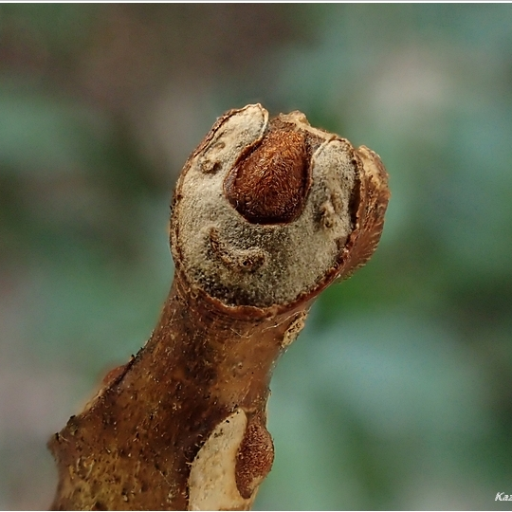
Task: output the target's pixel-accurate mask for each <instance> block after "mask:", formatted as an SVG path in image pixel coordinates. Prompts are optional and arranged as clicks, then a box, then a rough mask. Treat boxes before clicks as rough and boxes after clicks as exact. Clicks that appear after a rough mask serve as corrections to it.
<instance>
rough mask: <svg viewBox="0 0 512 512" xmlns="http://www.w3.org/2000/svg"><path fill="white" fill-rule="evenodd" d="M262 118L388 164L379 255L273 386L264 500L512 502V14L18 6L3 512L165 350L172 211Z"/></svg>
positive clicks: (2, 147)
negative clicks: (106, 399)
mask: <svg viewBox="0 0 512 512" xmlns="http://www.w3.org/2000/svg"><path fill="white" fill-rule="evenodd" d="M254 102H261V103H262V104H263V105H264V106H265V107H267V108H268V109H269V110H270V111H271V113H272V114H277V113H279V112H288V111H290V110H294V109H299V110H301V111H303V112H304V113H305V114H306V115H307V116H308V119H309V120H310V122H311V123H312V124H314V125H318V126H321V127H324V128H326V129H329V130H332V131H335V132H337V133H339V134H341V135H342V136H344V137H347V138H348V139H349V140H350V141H351V142H352V143H354V144H355V145H360V144H365V145H367V146H369V147H371V148H372V149H374V150H375V151H376V152H378V153H379V154H380V155H381V157H382V160H383V161H384V163H385V165H386V167H387V169H388V171H389V173H390V186H391V190H392V199H391V202H390V206H389V210H388V214H387V218H386V224H385V229H384V234H383V237H382V241H381V244H380V246H379V249H378V250H377V253H376V254H375V256H374V258H373V259H372V261H371V262H370V263H369V264H368V265H367V266H366V267H365V268H364V269H363V270H361V271H359V272H358V273H357V274H356V275H355V276H354V277H353V278H351V279H350V280H349V281H347V282H346V283H344V284H341V285H338V286H333V287H331V288H330V289H329V290H327V291H326V292H325V293H324V294H323V295H322V296H321V298H320V299H319V301H318V303H317V304H316V305H315V307H314V308H313V310H312V313H311V316H310V319H309V323H308V325H307V327H306V329H305V331H304V333H303V334H302V335H301V336H300V337H299V339H298V340H297V341H296V342H295V343H294V345H293V346H292V347H291V348H290V349H289V351H288V352H287V353H286V354H285V355H284V357H283V358H282V360H281V361H280V364H279V365H278V367H277V369H276V372H275V375H274V379H273V384H272V390H273V393H272V397H271V400H270V407H269V418H270V419H269V422H270V427H269V428H270V431H271V433H272V434H273V436H274V441H275V447H276V460H275V463H274V468H273V471H272V472H271V474H270V476H269V477H268V479H267V480H266V481H265V483H264V484H263V486H262V488H261V491H260V494H259V496H258V500H257V508H259V509H282V510H285V509H297V510H303V509H318V510H322V509H368V508H370V509H482V508H483V509H510V508H512V507H511V505H509V504H508V503H507V502H503V503H501V502H495V496H496V493H497V492H505V493H506V494H512V262H511V260H512V168H511V167H512V5H507V4H495V5H484V4H481V5H477V4H465V5H460V4H459V5H449V4H440V5H432V4H424V5H414V4H396V5H380V4H369V5H364V4H359V5H358V4H356V5H344V4H338V5H336V4H327V5H304V4H302V5H285V4H282V5H263V4H261V5H232V4H221V5H160V4H156V5H134V4H128V5H123V4H113V5H108V4H96V5H92V4H89V5H88V4H83V5H72V4H69V5H66V4H56V5H51V4H46V5H22V4H19V5H9V4H3V5H1V6H0V325H1V328H0V331H1V335H0V508H4V509H5V508H7V509H44V508H46V507H47V506H48V505H49V503H50V501H51V498H52V496H53V493H54V490H55V483H56V472H55V469H54V464H53V461H52V458H51V456H50V454H49V452H47V450H46V447H45V443H46V440H47V439H48V438H49V436H50V435H51V434H52V433H53V432H55V431H57V430H60V428H62V427H63V426H64V424H65V423H66V421H67V418H68V417H69V415H70V414H72V413H74V412H76V411H77V410H79V408H80V407H81V405H82V404H83V403H84V402H85V400H86V399H87V398H88V397H89V396H90V395H91V393H92V392H93V389H94V388H95V386H96V385H97V383H98V382H99V379H100V378H101V376H102V375H103V374H104V373H105V372H106V371H107V370H108V369H110V368H112V367H113V366H114V365H117V364H121V363H122V362H124V361H126V360H127V359H128V358H129V356H130V354H132V353H135V352H136V351H137V350H138V348H139V347H140V346H141V345H142V344H143V343H144V342H145V340H146V339H147V338H148V337H149V335H150V333H151V329H152V327H153V326H154V324H155V322H156V319H157V317H158V314H159V311H160V307H161V305H162V303H163V301H164V298H165V296H166V294H167V291H168V288H169V285H170V281H171V277H172V263H171V257H170V254H169V248H168V242H167V233H166V229H167V219H168V216H169V201H170V197H171V191H172V188H173V186H174V181H175V179H176V177H177V175H178V173H179V171H180V169H181V166H182V165H183V163H184V162H185V159H186V158H187V156H188V154H189V153H190V152H191V151H192V149H193V148H194V147H195V146H196V145H197V144H198V143H199V142H200V140H201V138H202V137H203V135H204V134H205V133H206V132H207V131H208V129H209V128H210V126H211V125H212V124H213V122H214V121H215V119H216V117H217V116H219V115H221V114H222V113H223V112H224V111H225V110H227V109H229V108H236V107H241V106H243V105H245V104H247V103H254Z"/></svg>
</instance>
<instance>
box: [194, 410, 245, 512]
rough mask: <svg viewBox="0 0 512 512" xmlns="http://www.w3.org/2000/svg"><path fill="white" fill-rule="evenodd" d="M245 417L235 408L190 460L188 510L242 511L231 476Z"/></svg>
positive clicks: (233, 478) (241, 503)
mask: <svg viewBox="0 0 512 512" xmlns="http://www.w3.org/2000/svg"><path fill="white" fill-rule="evenodd" d="M246 426H247V416H246V414H245V412H244V411H243V410H242V409H237V410H236V412H234V413H233V414H232V415H231V416H228V417H227V418H226V419H225V420H224V421H223V422H221V423H219V424H218V425H217V426H216V427H215V429H214V431H213V432H212V434H211V435H210V437H209V438H208V439H207V441H206V443H205V444H204V445H203V446H202V447H201V449H200V450H199V452H198V453H197V455H196V457H195V459H194V461H193V462H192V469H191V471H190V476H189V479H188V488H189V506H188V509H189V510H245V509H247V508H249V507H250V505H251V503H252V501H253V500H252V498H253V497H251V498H249V499H244V498H242V496H241V495H240V493H239V492H238V488H237V485H236V479H235V469H236V455H237V451H238V448H239V446H240V444H241V442H242V439H243V437H244V433H245V429H246Z"/></svg>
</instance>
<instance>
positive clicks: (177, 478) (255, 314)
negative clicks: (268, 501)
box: [49, 105, 389, 510]
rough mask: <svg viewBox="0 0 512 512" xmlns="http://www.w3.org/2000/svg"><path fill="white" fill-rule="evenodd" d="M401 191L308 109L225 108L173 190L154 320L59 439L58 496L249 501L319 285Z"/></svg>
mask: <svg viewBox="0 0 512 512" xmlns="http://www.w3.org/2000/svg"><path fill="white" fill-rule="evenodd" d="M287 176H288V177H289V179H287ZM388 198H389V192H388V189H387V175H386V172H385V170H384V167H383V166H382V163H381V162H380V159H379V158H378V156H377V155H375V154H374V153H373V152H371V151H370V150H368V149H367V148H365V147H361V148H359V149H354V148H353V147H352V146H351V145H350V143H349V142H348V141H346V140H345V139H341V138H339V137H337V136H335V135H332V134H328V133H326V132H323V131H321V130H317V129H314V128H312V127H310V126H309V124H308V123H307V121H306V119H305V117H304V116H303V115H302V114H300V113H298V112H295V113H292V114H289V115H281V116H278V117H277V118H276V119H274V120H272V121H269V120H268V113H267V112H266V110H264V109H263V108H262V107H261V106H260V105H249V106H247V107H245V108H244V109H240V110H234V111H230V112H228V113H227V114H225V115H224V116H223V117H221V118H220V119H219V120H218V122H217V123H216V124H215V125H214V127H213V128H212V130H211V131H210V133H209V134H208V135H207V136H206V137H205V139H204V141H203V142H202V143H201V145H200V146H199V147H198V148H197V149H196V151H195V152H194V153H193V154H192V155H191V157H190V158H189V160H188V161H187V163H186V165H185V168H184V170H183V172H182V175H181V177H180V180H179V182H178V185H177V188H176V191H175V196H174V202H173V215H172V219H171V230H170V231H171V247H172V250H173V255H174V260H175V267H176V272H175V277H174V282H173V284H172V287H171V291H170V294H169V297H168V299H167V301H166V303H165V305H164V308H163V311H162V314H161V317H160V320H159V323H158V325H157V327H156V329H155V331H154V332H153V334H152V336H151V338H150V340H149V341H148V342H147V344H146V345H145V347H143V348H142V349H141V350H140V351H139V353H138V354H137V356H136V357H134V358H132V360H131V361H129V362H128V363H127V364H126V365H124V366H122V367H120V368H119V369H117V370H116V371H114V372H111V373H110V374H109V375H108V376H107V378H106V380H105V381H104V385H103V387H102V389H101V390H100V391H99V393H98V394H97V396H96V397H94V398H93V399H92V400H91V401H90V402H89V403H88V404H87V406H86V408H85V409H84V411H82V412H81V413H80V414H79V415H77V416H72V417H71V418H70V420H69V421H68V423H67V425H66V426H65V427H64V429H63V430H62V431H61V432H60V433H58V434H55V436H54V437H53V438H52V439H51V440H50V442H49V447H50V449H51V450H52V452H53V454H54V456H55V459H56V461H57V465H58V471H59V485H58V489H57V494H56V497H55V501H54V503H53V508H54V509H59V510H62V509H95V510H105V509H109V510H110V509H111V510H119V509H129V510H138V509H146V510H148V509H153V510H163V509H170V510H175V509H182V510H186V509H188V510H191V509H231V510H241V509H248V508H250V506H251V505H252V503H253V501H254V498H255V496H256V492H257V489H258V486H259V484H260V483H261V481H262V480H263V479H264V478H265V476H266V475H267V473H268V472H269V471H270V469H271V466H272V461H273V456H274V453H273V446H272V439H271V437H270V434H269V433H268V432H267V430H266V427H265V424H266V403H267V399H268V395H269V381H270V377H271V373H272V369H273V367H274V365H275V363H276V361H277V359H278V357H279V355H280V354H281V353H282V352H283V351H284V350H285V349H286V348H287V346H288V345H289V344H290V343H291V342H292V341H293V340H294V339H295V338H296V336H297V335H298V333H299V332H300V330H301V329H302V327H303V326H304V321H305V318H306V316H307V312H308V310H309V307H310V306H311V303H312V302H313V300H314V299H315V297H316V296H317V295H318V293H319V292H320V291H321V290H322V289H323V288H325V286H327V285H328V284H329V283H330V282H332V281H333V280H335V279H338V278H343V277H346V276H347V275H349V274H350V273H351V272H353V271H354V270H355V269H356V268H357V267H358V266H360V265H362V264H363V263H364V262H366V261H367V259H368V258H369V257H370V256H371V254H372V252H373V250H374V249H375V247H376V245H377V243H378V240H379V238H380V234H381V231H382V226H383V217H384V212H385V209H386V206H387V201H388Z"/></svg>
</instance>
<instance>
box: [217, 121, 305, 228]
mask: <svg viewBox="0 0 512 512" xmlns="http://www.w3.org/2000/svg"><path fill="white" fill-rule="evenodd" d="M309 181H310V180H309V158H308V154H307V151H306V144H305V138H304V135H303V134H302V133H299V132H297V131H294V130H293V128H291V127H289V128H281V129H276V130H274V131H270V132H269V133H267V134H266V135H265V137H264V138H263V140H262V141H261V143H260V144H258V146H257V147H256V149H253V150H252V151H251V152H249V153H248V154H244V155H242V157H241V159H240V160H239V162H237V164H236V166H235V167H234V168H233V169H232V170H231V172H230V173H229V174H228V175H227V176H226V181H225V182H224V193H225V195H226V198H227V199H228V200H229V202H230V203H231V204H232V205H233V206H234V207H235V209H236V210H237V211H238V213H240V214H241V215H243V216H244V217H245V218H246V219H247V220H248V221H249V222H252V223H256V224H279V223H283V222H291V221H293V220H295V219H296V218H297V217H298V216H299V215H300V214H301V213H302V210H303V208H304V203H305V199H306V195H307V190H308V185H309Z"/></svg>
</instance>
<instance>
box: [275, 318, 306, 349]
mask: <svg viewBox="0 0 512 512" xmlns="http://www.w3.org/2000/svg"><path fill="white" fill-rule="evenodd" d="M307 316H308V311H300V312H299V313H297V314H296V316H295V319H294V320H293V322H292V323H291V324H290V327H288V329H287V330H286V332H285V333H284V336H283V341H281V346H282V347H283V348H288V346H289V345H291V344H292V343H293V342H294V341H295V340H296V339H297V336H298V335H299V334H300V331H302V329H304V325H305V323H306V318H307Z"/></svg>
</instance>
